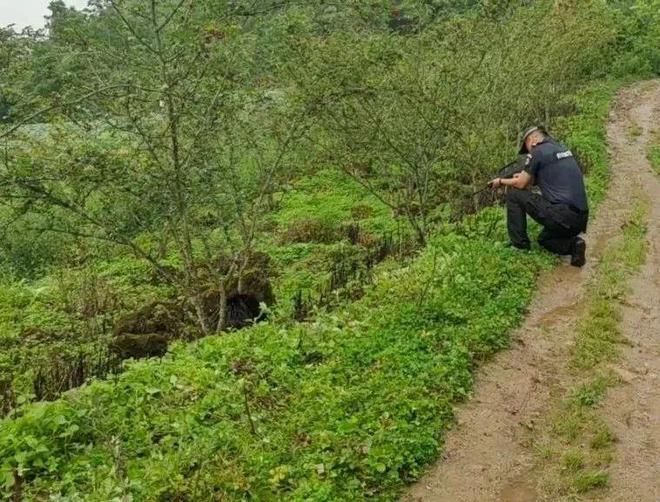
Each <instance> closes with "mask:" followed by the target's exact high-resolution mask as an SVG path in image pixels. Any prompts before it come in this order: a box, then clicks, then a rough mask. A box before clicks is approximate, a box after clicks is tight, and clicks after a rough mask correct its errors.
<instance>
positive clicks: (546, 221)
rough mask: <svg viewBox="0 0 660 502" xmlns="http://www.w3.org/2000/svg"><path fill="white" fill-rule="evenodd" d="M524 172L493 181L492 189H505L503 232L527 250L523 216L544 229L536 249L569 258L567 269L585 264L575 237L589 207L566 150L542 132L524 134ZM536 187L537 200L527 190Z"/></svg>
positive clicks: (577, 169)
mask: <svg viewBox="0 0 660 502" xmlns="http://www.w3.org/2000/svg"><path fill="white" fill-rule="evenodd" d="M520 153H521V154H527V160H526V163H525V169H524V170H523V171H522V172H520V173H519V174H516V175H514V177H513V178H511V179H502V178H496V179H494V180H493V181H491V183H490V185H491V187H492V188H493V189H497V188H498V187H501V186H504V187H507V193H506V208H507V228H508V231H509V239H510V240H511V245H512V246H514V247H516V248H519V249H529V247H530V243H529V237H528V236H527V215H529V216H531V217H532V218H533V219H534V220H536V221H537V222H539V223H540V224H541V225H542V226H543V231H542V232H541V235H539V244H540V245H541V246H543V247H544V248H545V249H547V250H548V251H550V252H552V253H556V254H558V255H570V256H571V265H573V266H575V267H581V266H583V265H584V263H585V251H586V244H585V242H584V240H583V239H582V238H581V237H579V235H580V233H582V232H584V231H585V230H586V229H587V220H588V219H589V207H588V204H587V194H586V191H585V188H584V179H583V177H582V171H581V169H580V166H579V165H578V163H577V162H576V160H575V158H574V157H573V154H572V153H571V151H570V150H569V149H567V148H566V147H565V146H563V145H561V144H560V143H557V142H556V141H555V140H554V139H552V138H551V137H550V136H549V135H548V134H547V133H546V131H545V130H544V129H543V128H541V127H532V128H529V129H527V130H526V131H525V133H524V134H523V138H522V142H521V147H520ZM532 185H538V187H539V189H540V190H541V195H538V194H536V193H533V192H532V191H530V190H529V188H530V187H531V186H532Z"/></svg>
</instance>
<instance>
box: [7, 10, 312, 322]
mask: <svg viewBox="0 0 660 502" xmlns="http://www.w3.org/2000/svg"><path fill="white" fill-rule="evenodd" d="M218 7H220V10H219V11H214V15H211V13H210V9H213V8H218ZM96 9H97V10H96V12H95V14H94V15H91V16H88V17H87V18H86V20H85V22H80V18H78V17H76V18H75V21H76V22H75V23H71V24H66V23H64V22H61V23H59V24H57V30H58V32H57V36H56V37H55V39H56V40H57V48H58V50H60V51H62V57H66V58H71V59H73V60H75V62H76V65H77V66H78V68H79V74H78V79H77V81H76V83H75V86H74V88H70V89H67V90H66V93H65V95H64V96H60V99H59V100H57V101H58V103H57V106H58V107H59V109H60V110H61V111H62V112H63V115H64V116H65V117H67V119H66V120H65V121H62V122H60V123H59V124H58V123H57V122H52V123H51V124H50V126H49V131H48V134H47V136H46V137H45V138H41V137H35V136H34V134H31V133H29V132H28V133H27V134H26V133H25V132H23V135H22V137H19V138H17V140H15V142H14V143H11V145H10V148H9V150H10V153H9V154H8V155H7V156H6V157H5V162H4V169H3V172H2V184H3V187H4V191H5V194H4V196H5V200H10V201H12V207H13V208H14V209H15V210H17V211H18V212H19V214H34V213H38V214H40V215H41V216H42V218H41V220H40V222H41V223H40V225H41V230H43V231H49V232H60V233H66V234H68V235H71V236H75V237H78V238H85V239H95V240H100V241H106V242H110V243H113V244H117V245H120V246H123V247H126V248H128V249H130V250H131V251H132V252H133V253H134V254H135V255H136V256H138V257H140V258H141V259H144V260H147V261H148V262H149V263H151V264H152V265H153V266H154V267H155V269H156V270H157V271H158V272H159V273H160V274H161V276H162V277H163V279H165V280H166V281H168V282H170V283H173V284H174V285H176V286H177V287H178V288H179V289H180V290H181V291H182V293H183V294H184V296H185V297H186V298H187V299H188V301H189V302H190V304H191V306H192V307H193V309H194V311H195V313H196V318H197V322H198V324H199V327H200V330H201V331H202V332H203V333H204V334H208V333H211V332H213V331H214V330H216V329H222V328H223V327H224V322H225V320H224V315H223V314H224V311H225V302H226V287H227V284H228V283H230V282H231V281H235V280H236V278H237V277H240V275H241V273H242V268H243V267H245V266H246V265H247V256H248V255H249V251H250V250H251V248H252V246H253V243H254V240H255V237H256V231H257V229H258V222H259V217H260V215H261V214H262V212H263V210H264V203H265V201H266V198H267V196H268V194H269V193H270V192H272V191H273V190H274V184H275V183H276V181H277V179H278V178H277V175H278V173H279V172H280V170H281V169H282V168H283V167H284V166H285V165H286V162H287V158H288V154H289V152H290V151H291V148H292V146H293V145H294V142H295V141H296V139H297V138H298V137H299V136H300V135H301V134H302V132H303V131H304V128H303V120H302V119H303V117H304V115H303V114H301V113H300V112H298V111H297V110H296V109H295V107H294V106H293V105H292V104H291V102H290V101H289V100H287V99H285V97H284V96H281V95H278V94H276V93H273V92H270V89H269V88H268V87H265V86H264V85H263V84H262V83H261V81H260V80H258V79H256V78H255V75H254V73H253V69H254V68H253V67H252V66H251V65H250V58H251V56H252V52H251V48H252V47H253V44H254V40H253V39H251V38H250V36H249V35H247V34H243V33H242V31H241V28H240V21H241V19H242V18H243V17H244V16H245V12H244V11H243V10H239V9H243V7H242V6H240V5H239V6H232V4H226V5H225V4H224V3H222V2H221V5H220V6H218V5H216V2H197V1H193V0H181V1H178V2H174V1H166V2H158V1H156V0H150V1H147V2H142V1H121V0H109V1H107V2H98V3H97V7H96ZM238 14H240V16H238ZM237 16H238V17H237ZM210 19H215V20H216V21H214V22H213V24H208V23H209V20H210ZM55 21H57V18H55V19H53V20H51V24H52V25H54V26H55V25H56V23H55ZM10 133H12V134H13V135H14V137H15V133H16V127H15V126H14V127H12V128H11V130H5V132H4V133H2V132H0V137H1V136H2V135H4V136H5V140H8V138H9V137H10ZM19 140H20V142H18V141H19ZM21 144H22V145H29V147H30V150H29V151H27V152H26V151H25V149H24V148H22V147H20V146H19V145H21ZM39 147H40V148H39ZM37 151H38V152H40V155H38V156H37V155H34V153H35V152H37ZM145 234H151V235H154V236H156V239H157V240H158V241H160V242H161V243H171V244H172V245H173V246H174V249H175V251H176V256H177V257H178V259H179V260H180V270H181V273H173V272H172V271H171V270H170V269H169V268H168V267H165V266H163V265H162V261H161V258H162V249H159V247H158V246H154V245H152V244H150V243H149V242H150V241H149V240H146V243H145V239H140V238H138V237H140V236H143V235H145ZM160 248H162V246H160ZM221 256H224V257H226V263H227V264H228V266H225V267H223V266H219V263H218V262H219V260H220V257H221ZM238 258H240V259H238ZM209 282H210V284H209ZM208 288H214V289H216V288H217V290H218V291H219V292H220V304H219V305H218V306H217V311H218V312H220V315H219V316H218V321H217V324H216V325H211V319H212V316H211V315H210V313H209V309H208V306H205V303H204V294H205V290H206V289H208Z"/></svg>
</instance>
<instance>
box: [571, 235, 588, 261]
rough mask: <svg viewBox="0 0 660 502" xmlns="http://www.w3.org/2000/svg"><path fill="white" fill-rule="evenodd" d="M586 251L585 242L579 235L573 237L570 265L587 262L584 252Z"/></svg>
mask: <svg viewBox="0 0 660 502" xmlns="http://www.w3.org/2000/svg"><path fill="white" fill-rule="evenodd" d="M586 252H587V244H586V243H585V242H584V240H583V239H582V238H581V237H578V238H577V239H575V244H573V253H572V254H571V265H573V266H574V267H582V266H584V264H585V263H586V262H587V259H586V257H585V253H586Z"/></svg>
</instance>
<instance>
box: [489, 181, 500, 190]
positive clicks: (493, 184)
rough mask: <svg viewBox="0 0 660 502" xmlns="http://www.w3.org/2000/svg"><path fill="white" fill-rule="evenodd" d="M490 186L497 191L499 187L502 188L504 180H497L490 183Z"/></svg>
mask: <svg viewBox="0 0 660 502" xmlns="http://www.w3.org/2000/svg"><path fill="white" fill-rule="evenodd" d="M488 186H489V187H490V188H491V189H492V190H497V189H498V188H499V187H501V186H502V178H495V179H494V180H492V181H491V182H489V183H488Z"/></svg>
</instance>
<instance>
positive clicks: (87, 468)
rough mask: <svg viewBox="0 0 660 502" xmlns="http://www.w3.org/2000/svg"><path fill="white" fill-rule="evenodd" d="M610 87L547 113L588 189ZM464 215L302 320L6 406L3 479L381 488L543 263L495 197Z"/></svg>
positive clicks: (278, 494)
mask: <svg viewBox="0 0 660 502" xmlns="http://www.w3.org/2000/svg"><path fill="white" fill-rule="evenodd" d="M614 89H615V85H613V84H604V85H602V86H598V87H596V88H594V89H592V90H591V91H590V92H589V93H586V94H585V95H584V96H582V97H581V98H580V103H581V104H582V115H581V116H580V117H579V118H574V119H570V120H566V121H564V122H563V123H562V124H560V130H561V131H562V134H563V138H567V142H568V143H569V144H571V146H574V147H577V148H578V149H579V151H580V152H581V154H582V159H583V160H585V159H586V160H588V162H589V166H590V168H591V180H590V191H591V193H592V195H593V196H594V197H595V198H596V199H599V198H602V193H603V192H604V184H605V180H606V178H607V175H606V172H607V169H606V149H605V142H604V122H605V118H606V116H607V110H608V103H609V101H610V99H611V97H612V95H613V92H614ZM493 224H494V226H493ZM469 229H470V230H469V231H467V232H468V233H469V236H468V237H461V236H459V235H458V234H460V233H461V231H463V230H461V229H458V230H459V232H457V233H454V234H449V235H443V236H437V237H435V238H433V239H432V240H431V244H430V245H429V247H428V248H427V249H426V250H424V251H423V252H422V253H421V255H420V256H419V257H418V259H416V260H415V261H414V262H413V263H412V264H411V265H410V266H409V267H407V268H404V269H396V268H395V267H390V271H389V272H388V271H385V272H383V273H381V274H380V275H379V276H378V278H377V283H376V285H375V286H374V287H373V289H372V290H371V291H370V292H369V293H368V295H367V296H366V297H365V298H363V299H362V300H360V301H358V302H356V303H354V304H353V305H348V306H346V307H345V308H343V309H340V310H339V311H337V312H336V313H334V314H326V315H323V316H322V317H320V318H319V319H317V321H316V322H314V323H312V324H300V325H295V324H293V325H289V326H281V325H273V324H264V325H260V326H257V327H255V328H253V329H250V330H246V331H243V332H241V333H236V334H229V335H223V336H218V337H211V338H208V339H206V340H203V341H200V342H199V343H197V344H195V345H189V346H185V345H179V346H177V347H176V348H175V349H174V350H173V351H172V353H171V354H170V355H169V356H168V357H167V358H166V359H165V360H164V361H163V362H159V361H142V362H138V363H135V364H133V365H132V367H131V368H130V369H129V370H128V371H127V372H126V373H124V374H123V375H121V376H120V377H119V378H118V379H117V380H116V381H112V382H96V383H92V384H91V385H89V386H87V387H85V388H83V389H81V390H79V391H75V392H71V393H69V394H68V395H66V396H65V397H64V398H63V399H61V400H59V401H57V402H54V403H41V404H36V405H32V406H30V407H28V408H27V409H25V410H23V411H22V412H21V416H19V417H17V418H15V419H14V420H6V421H4V422H1V423H0V458H1V459H2V461H1V462H2V463H1V464H0V465H1V467H0V469H1V470H0V483H4V488H3V489H4V493H5V494H9V493H12V492H17V491H18V490H19V488H17V487H16V486H13V487H12V484H14V483H15V482H16V481H18V482H19V484H23V486H22V487H21V488H20V490H23V491H24V493H25V494H27V495H29V496H32V497H33V496H36V495H37V494H45V493H63V494H66V495H67V496H68V497H70V498H75V497H76V496H77V495H79V496H80V494H85V496H84V498H85V500H108V499H111V498H112V497H118V496H121V495H122V494H123V493H131V494H133V495H134V497H135V499H136V500H144V499H162V500H177V499H180V500H183V499H184V498H185V499H193V500H196V499H198V500H208V499H210V498H211V497H213V496H219V497H221V494H222V495H223V496H225V497H226V498H228V499H242V498H245V497H248V496H251V497H254V498H257V499H260V500H268V499H282V498H289V499H293V500H358V499H361V498H365V497H377V498H382V499H390V498H392V497H393V496H394V494H395V493H396V490H397V489H398V488H399V487H400V486H401V484H402V483H403V482H405V481H406V480H408V479H411V478H414V477H416V476H417V475H419V473H420V472H421V470H422V468H423V467H424V465H425V464H427V463H428V462H430V461H432V460H433V459H434V458H435V457H436V456H437V454H438V450H439V448H440V446H441V440H442V432H443V431H444V430H445V429H446V427H447V426H448V425H449V424H450V423H451V420H452V404H453V403H455V402H456V401H458V400H460V399H462V398H463V397H464V396H466V395H467V394H468V393H469V390H470V386H471V371H472V369H473V368H474V366H475V364H476V363H477V362H478V361H479V360H481V359H482V358H484V357H486V356H487V355H489V354H490V353H492V352H494V351H496V350H499V349H501V348H503V347H505V346H506V345H507V343H508V336H507V334H508V332H509V331H510V330H511V329H512V328H513V327H514V326H515V325H517V324H518V323H519V322H520V320H521V319H522V317H523V315H524V311H525V307H526V305H527V304H528V301H529V299H530V297H531V295H532V293H533V290H534V284H535V276H536V273H537V272H538V271H539V270H540V268H542V267H543V266H544V265H547V264H548V263H550V262H551V259H550V258H549V257H548V256H547V255H544V254H542V253H532V254H524V255H520V254H517V253H515V252H513V251H511V250H508V249H505V248H504V247H502V246H500V245H499V244H497V243H498V242H500V241H503V240H505V236H504V226H503V221H502V217H501V213H500V212H499V211H497V210H488V211H485V212H483V213H482V214H481V215H479V216H478V217H476V219H475V221H472V222H470V225H469ZM493 242H495V244H493ZM386 268H387V267H386ZM513 275H515V276H517V280H516V281H511V280H510V277H511V276H513ZM184 494H185V496H184ZM178 497H179V498H178Z"/></svg>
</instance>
